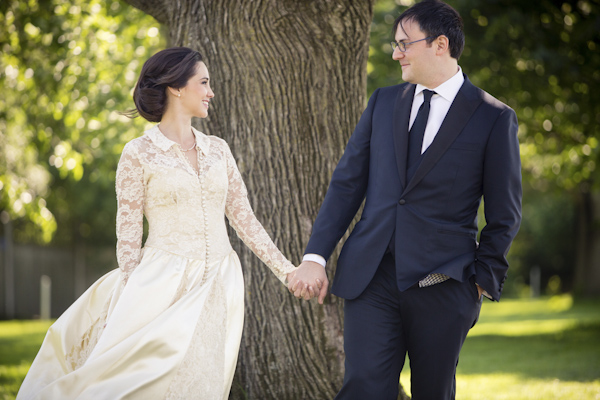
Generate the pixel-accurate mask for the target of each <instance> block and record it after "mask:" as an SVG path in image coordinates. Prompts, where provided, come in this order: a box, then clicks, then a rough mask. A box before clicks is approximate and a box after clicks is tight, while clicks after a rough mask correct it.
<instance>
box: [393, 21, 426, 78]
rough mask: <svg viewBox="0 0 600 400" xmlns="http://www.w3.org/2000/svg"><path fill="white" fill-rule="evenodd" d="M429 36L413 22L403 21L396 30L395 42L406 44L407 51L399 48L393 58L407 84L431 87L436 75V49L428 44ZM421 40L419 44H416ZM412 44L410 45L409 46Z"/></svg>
mask: <svg viewBox="0 0 600 400" xmlns="http://www.w3.org/2000/svg"><path fill="white" fill-rule="evenodd" d="M426 37H427V34H426V33H425V32H423V31H421V28H420V27H419V24H418V23H417V22H415V21H413V20H407V21H402V22H401V23H399V24H398V28H397V29H396V35H395V38H394V39H395V40H396V41H397V42H399V43H400V42H403V43H405V44H406V51H404V52H402V51H400V49H399V48H398V47H397V48H396V49H395V50H394V53H393V54H392V58H393V59H394V60H395V61H398V62H399V63H400V67H401V68H402V79H403V80H404V81H405V82H410V83H414V84H419V83H420V84H421V85H424V86H427V87H429V84H431V82H433V79H432V78H434V77H435V75H436V73H435V61H436V60H435V48H434V46H432V45H431V44H429V43H427V40H421V39H425V38H426ZM417 40H420V41H419V42H416V43H412V42H415V41H417ZM408 43H410V44H408Z"/></svg>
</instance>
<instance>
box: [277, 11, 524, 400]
mask: <svg viewBox="0 0 600 400" xmlns="http://www.w3.org/2000/svg"><path fill="white" fill-rule="evenodd" d="M393 33H394V36H395V37H394V41H393V42H392V45H393V47H394V53H393V56H392V58H393V59H394V60H395V61H397V62H398V63H399V64H400V67H401V69H402V79H403V80H404V81H406V82H407V83H404V84H401V85H397V86H392V87H385V88H380V89H377V90H376V91H375V92H374V93H373V95H372V96H371V98H370V100H369V103H368V105H367V108H366V110H365V111H364V113H363V115H362V117H361V119H360V121H359V122H358V125H357V126H356V129H355V130H354V133H353V134H352V137H351V138H350V140H349V142H348V145H347V147H346V150H345V152H344V154H343V156H342V158H341V160H340V161H339V164H338V165H337V167H336V169H335V172H334V173H333V176H332V178H331V183H330V186H329V189H328V191H327V195H326V196H325V200H324V201H323V205H322V206H321V210H320V211H319V214H318V216H317V219H316V220H315V223H314V226H313V232H312V235H311V238H310V241H309V243H308V246H307V248H306V255H305V257H304V259H303V263H302V264H301V265H300V268H299V269H298V271H297V273H296V275H295V277H294V278H293V279H292V280H291V282H290V284H289V288H290V290H291V291H292V292H294V293H295V295H296V296H298V297H300V296H308V297H310V296H312V293H313V292H312V291H309V290H307V287H313V288H315V290H318V291H319V302H321V303H322V301H323V298H324V297H325V294H326V292H327V285H328V282H327V277H326V274H325V269H324V266H325V262H326V261H325V260H326V259H327V258H329V256H330V255H331V253H332V252H333V250H334V248H335V247H336V245H337V243H338V241H339V240H340V238H341V237H342V236H343V234H344V232H345V231H346V229H347V228H348V226H349V224H350V223H351V221H352V219H353V218H354V216H355V214H356V213H357V211H358V209H359V207H360V205H361V203H362V202H363V200H365V205H364V210H363V212H362V216H361V219H360V221H359V222H358V223H357V225H356V226H355V228H354V230H353V231H352V234H351V235H350V237H349V238H348V240H347V241H346V243H345V245H344V247H343V249H342V252H341V254H340V257H339V260H338V265H337V271H336V274H335V277H334V279H333V285H332V288H331V291H332V293H333V294H335V295H336V296H339V297H342V298H344V299H345V303H344V317H345V318H344V319H345V320H344V349H345V353H346V372H345V376H344V383H343V386H342V388H341V390H340V392H339V394H338V395H337V397H336V399H344V400H347V399H356V400H365V399H377V400H384V399H390V400H392V399H396V397H397V394H398V379H399V375H400V371H401V370H402V367H403V365H404V360H405V356H406V354H407V353H408V356H409V358H410V367H411V392H412V398H413V399H414V400H429V399H433V400H441V399H453V398H454V395H455V371H456V365H457V363H458V356H459V352H460V349H461V347H462V344H463V342H464V340H465V337H466V335H467V332H468V331H469V329H470V328H471V327H472V326H473V325H474V324H475V322H476V321H477V318H478V316H479V311H480V307H481V296H482V294H483V295H485V296H487V297H489V298H490V299H492V300H496V301H498V300H499V298H500V294H501V292H502V286H503V283H504V280H505V279H506V271H507V269H508V263H507V261H506V254H507V252H508V249H509V247H510V244H511V242H512V240H513V238H514V237H515V235H516V234H517V231H518V228H519V224H520V220H521V169H520V158H519V143H518V139H517V128H518V126H517V118H516V115H515V113H514V111H513V110H512V109H510V108H509V107H508V106H506V105H505V104H503V103H501V102H500V101H498V100H496V99H495V98H494V97H492V96H490V95H489V94H487V93H486V92H484V91H483V90H481V89H479V88H477V87H475V86H474V85H473V84H472V83H471V82H470V81H469V79H468V78H467V76H466V75H464V74H463V72H462V70H461V68H460V67H459V66H458V59H459V57H460V54H461V52H462V50H463V47H464V33H463V30H462V20H461V17H460V15H459V14H458V13H457V12H456V10H454V9H453V8H452V7H450V6H448V5H447V4H445V3H443V2H441V1H438V0H424V1H422V2H420V3H417V4H416V5H414V6H413V7H411V8H409V9H407V10H406V11H405V12H404V13H403V14H402V15H400V16H399V17H398V19H397V20H396V22H395V24H394V30H393ZM482 197H483V200H484V209H485V220H486V225H485V227H484V228H483V230H482V232H481V236H480V238H479V242H477V233H478V227H477V210H478V208H479V204H480V201H481V198H482Z"/></svg>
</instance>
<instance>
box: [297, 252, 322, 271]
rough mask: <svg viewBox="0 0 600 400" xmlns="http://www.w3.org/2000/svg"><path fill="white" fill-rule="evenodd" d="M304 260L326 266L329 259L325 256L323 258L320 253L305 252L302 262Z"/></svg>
mask: <svg viewBox="0 0 600 400" xmlns="http://www.w3.org/2000/svg"><path fill="white" fill-rule="evenodd" d="M304 261H312V262H316V263H317V264H320V265H322V266H323V268H325V266H326V265H327V260H325V258H323V257H322V256H320V255H318V254H312V253H309V254H305V255H304V257H302V262H304Z"/></svg>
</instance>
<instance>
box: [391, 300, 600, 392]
mask: <svg viewBox="0 0 600 400" xmlns="http://www.w3.org/2000/svg"><path fill="white" fill-rule="evenodd" d="M405 365H406V367H405V369H406V371H404V372H403V373H402V376H401V378H400V381H401V383H402V385H403V386H404V388H405V390H406V391H407V392H408V393H409V391H410V370H408V368H409V363H408V361H407V362H406V364H405ZM456 381H457V396H456V398H457V400H471V399H473V400H475V399H477V400H488V399H489V400H500V399H510V400H537V399H539V400H542V399H543V400H546V399H558V400H600V302H598V301H597V300H596V301H573V299H572V297H571V296H569V295H561V296H554V297H551V298H545V299H519V300H512V299H507V300H502V301H501V302H500V303H492V302H489V301H484V304H483V307H482V310H481V316H480V319H479V322H478V323H477V325H476V326H475V327H474V328H473V329H472V330H471V332H470V333H469V336H468V337H467V340H466V342H465V345H464V347H463V350H462V352H461V358H460V362H459V364H458V369H457V375H456Z"/></svg>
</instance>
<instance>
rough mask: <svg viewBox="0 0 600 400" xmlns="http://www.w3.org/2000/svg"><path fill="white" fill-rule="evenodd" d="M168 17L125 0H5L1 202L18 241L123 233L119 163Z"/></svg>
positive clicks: (109, 237) (1, 18)
mask: <svg viewBox="0 0 600 400" xmlns="http://www.w3.org/2000/svg"><path fill="white" fill-rule="evenodd" d="M164 46H165V40H164V39H163V38H162V36H161V34H160V27H159V24H158V23H157V22H156V21H155V20H154V19H153V18H151V17H149V16H148V15H145V14H144V13H142V12H141V11H139V10H136V9H133V8H132V7H130V6H129V5H126V4H125V3H122V2H120V1H109V2H104V1H99V0H92V1H82V0H72V1H63V0H40V1H34V0H32V1H13V0H9V1H4V2H2V3H1V4H0V49H1V53H0V84H1V85H2V87H3V88H4V91H3V92H4V93H3V96H2V97H1V98H0V158H1V159H2V160H3V162H2V163H0V189H1V191H0V210H3V220H7V219H11V220H13V221H14V224H15V228H14V235H15V240H17V241H18V242H35V243H45V244H47V243H52V244H53V245H71V244H73V243H75V242H78V241H83V242H88V243H94V244H103V243H106V244H108V243H114V240H115V233H114V231H115V230H114V221H115V212H116V201H115V192H114V178H115V166H116V163H117V161H118V158H119V156H120V153H121V150H122V148H123V146H124V144H125V143H126V142H127V141H128V140H131V139H132V138H134V137H136V136H137V135H139V132H141V131H142V130H143V129H144V126H145V123H144V121H142V120H141V119H137V120H134V121H131V120H129V119H128V118H126V117H123V116H121V115H120V114H119V112H120V111H125V110H126V109H128V108H131V106H132V103H131V100H130V98H131V96H130V93H131V90H132V88H133V86H134V84H135V80H136V79H137V75H138V73H139V70H140V69H141V63H143V61H144V60H145V59H147V58H148V57H149V56H150V55H151V54H153V53H154V52H156V51H157V50H158V49H160V48H163V47H164Z"/></svg>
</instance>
